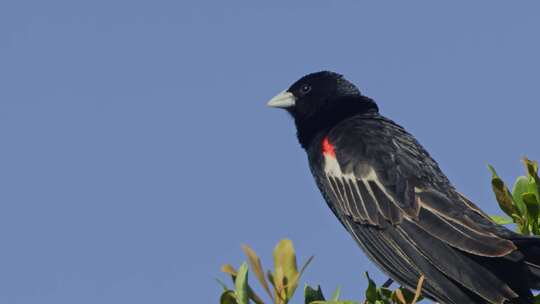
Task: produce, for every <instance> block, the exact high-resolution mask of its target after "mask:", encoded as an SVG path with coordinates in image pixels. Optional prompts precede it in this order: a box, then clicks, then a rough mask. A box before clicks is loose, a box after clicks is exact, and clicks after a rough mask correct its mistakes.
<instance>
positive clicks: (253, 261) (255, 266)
mask: <svg viewBox="0 0 540 304" xmlns="http://www.w3.org/2000/svg"><path fill="white" fill-rule="evenodd" d="M242 250H243V251H244V253H245V254H246V256H247V257H248V261H249V264H250V266H251V270H252V271H253V272H254V273H255V276H256V277H257V279H258V280H259V282H260V283H261V286H262V287H263V289H264V291H266V293H267V294H268V295H269V296H270V298H271V299H272V300H273V299H274V297H273V295H272V292H270V287H269V285H268V282H267V281H266V279H265V277H264V268H263V267H262V263H261V259H260V258H259V257H258V256H257V254H256V253H255V251H254V250H253V249H251V247H249V246H247V245H242Z"/></svg>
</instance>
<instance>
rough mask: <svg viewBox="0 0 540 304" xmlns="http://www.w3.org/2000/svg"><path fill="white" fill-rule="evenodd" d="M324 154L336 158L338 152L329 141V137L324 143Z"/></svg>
mask: <svg viewBox="0 0 540 304" xmlns="http://www.w3.org/2000/svg"><path fill="white" fill-rule="evenodd" d="M322 153H323V154H324V155H327V156H331V157H333V158H336V150H335V149H334V146H333V145H332V144H331V143H330V141H329V140H328V136H326V137H325V138H324V139H323V141H322Z"/></svg>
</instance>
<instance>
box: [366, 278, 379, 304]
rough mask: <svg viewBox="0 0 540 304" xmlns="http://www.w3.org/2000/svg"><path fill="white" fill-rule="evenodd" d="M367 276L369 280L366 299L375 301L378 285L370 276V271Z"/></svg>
mask: <svg viewBox="0 0 540 304" xmlns="http://www.w3.org/2000/svg"><path fill="white" fill-rule="evenodd" d="M366 278H367V280H368V287H367V289H366V300H367V301H368V302H372V303H374V302H375V301H376V300H377V286H376V285H375V282H373V280H371V278H370V277H369V273H368V272H367V271H366Z"/></svg>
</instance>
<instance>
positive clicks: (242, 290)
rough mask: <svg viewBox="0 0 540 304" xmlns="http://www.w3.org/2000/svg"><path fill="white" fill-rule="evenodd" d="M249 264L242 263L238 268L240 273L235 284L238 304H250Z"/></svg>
mask: <svg viewBox="0 0 540 304" xmlns="http://www.w3.org/2000/svg"><path fill="white" fill-rule="evenodd" d="M247 282H248V265H247V263H245V262H244V263H242V265H241V266H240V268H239V269H238V274H237V275H236V280H235V282H234V285H235V288H236V290H235V294H236V298H237V300H238V304H249V295H248V284H247Z"/></svg>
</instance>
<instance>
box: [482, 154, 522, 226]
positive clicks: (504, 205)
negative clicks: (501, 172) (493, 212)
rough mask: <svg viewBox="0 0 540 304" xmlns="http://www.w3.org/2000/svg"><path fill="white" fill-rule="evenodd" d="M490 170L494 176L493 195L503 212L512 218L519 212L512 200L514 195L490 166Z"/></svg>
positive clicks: (492, 179) (492, 182)
mask: <svg viewBox="0 0 540 304" xmlns="http://www.w3.org/2000/svg"><path fill="white" fill-rule="evenodd" d="M488 168H489V170H490V171H491V174H492V178H491V188H492V189H493V193H494V194H495V199H496V200H497V202H498V203H499V206H500V207H501V209H502V211H504V213H506V214H507V215H509V216H512V214H515V213H518V211H517V210H516V207H515V206H514V203H513V200H512V194H511V193H510V190H508V187H506V185H505V184H504V182H503V180H502V179H501V178H499V176H498V175H497V172H496V171H495V169H494V168H493V167H492V166H490V165H488Z"/></svg>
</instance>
